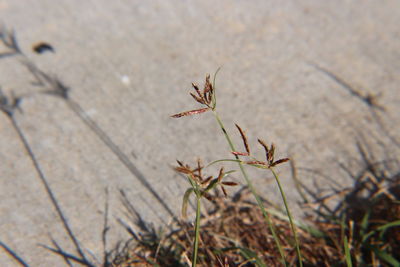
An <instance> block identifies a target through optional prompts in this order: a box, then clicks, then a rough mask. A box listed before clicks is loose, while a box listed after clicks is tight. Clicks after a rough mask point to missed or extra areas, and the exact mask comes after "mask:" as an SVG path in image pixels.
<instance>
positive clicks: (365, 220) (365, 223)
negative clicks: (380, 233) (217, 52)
mask: <svg viewBox="0 0 400 267" xmlns="http://www.w3.org/2000/svg"><path fill="white" fill-rule="evenodd" d="M370 214H371V209H368V211H367V212H366V213H365V215H364V217H363V219H362V221H361V229H360V236H364V234H365V231H366V230H367V229H368V224H369V216H370Z"/></svg>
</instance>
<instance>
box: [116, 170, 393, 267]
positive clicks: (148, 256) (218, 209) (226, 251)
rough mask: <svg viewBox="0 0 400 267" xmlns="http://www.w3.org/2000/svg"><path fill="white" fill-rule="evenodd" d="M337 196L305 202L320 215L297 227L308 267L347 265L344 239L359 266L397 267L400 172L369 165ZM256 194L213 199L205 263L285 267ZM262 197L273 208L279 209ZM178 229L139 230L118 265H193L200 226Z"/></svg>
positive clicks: (283, 227) (284, 232) (286, 234)
mask: <svg viewBox="0 0 400 267" xmlns="http://www.w3.org/2000/svg"><path fill="white" fill-rule="evenodd" d="M381 174H382V173H381ZM383 181H386V182H385V183H384V182H383ZM334 197H336V199H334V198H333V197H331V198H322V200H319V201H316V202H314V203H309V204H307V205H306V206H308V208H309V207H312V210H313V211H314V213H313V215H312V216H310V217H309V218H308V219H307V220H308V225H312V226H311V227H305V226H299V225H298V237H299V241H300V244H301V252H302V255H303V264H304V265H305V266H346V262H345V252H344V248H343V240H344V237H347V238H348V240H349V246H350V251H351V258H352V262H353V265H355V266H392V265H391V264H389V263H388V261H387V260H385V256H384V255H390V257H392V258H394V259H395V260H397V261H398V260H400V259H399V256H398V255H396V251H400V242H399V241H400V227H399V226H398V224H396V222H397V223H399V220H400V202H399V200H400V176H399V175H394V176H391V177H383V176H379V175H378V174H377V173H374V172H371V171H370V170H368V169H366V170H364V172H363V173H362V174H361V175H360V178H359V179H358V180H357V181H356V183H355V185H354V187H352V188H349V189H345V190H343V191H342V192H339V193H337V194H335V195H334ZM251 199H252V197H251V195H250V194H249V191H248V190H247V189H246V188H243V189H242V190H240V191H239V192H238V193H236V194H235V195H234V196H233V197H231V198H229V199H227V198H225V197H223V196H216V197H215V198H214V200H213V204H214V205H213V208H212V209H211V210H208V212H207V214H203V216H202V219H201V240H200V249H199V258H198V266H282V263H281V262H280V261H279V259H280V255H279V253H278V252H277V250H276V248H275V243H274V240H273V236H272V235H271V233H270V232H269V231H268V225H267V224H266V222H265V220H264V218H263V215H262V213H261V211H260V209H259V208H258V206H257V204H255V203H254V202H252V201H251ZM263 201H264V204H265V206H266V207H271V206H272V205H271V204H270V203H268V201H267V200H263ZM327 201H334V202H336V203H337V205H336V208H333V209H329V208H327V206H328V203H327ZM324 207H325V208H324ZM273 214H275V213H273ZM279 214H281V213H277V214H275V215H273V216H271V220H272V221H273V224H274V226H275V227H276V230H277V234H278V236H279V239H280V241H281V244H282V246H283V248H284V251H285V253H286V259H287V261H288V263H289V265H291V266H294V265H295V264H296V261H297V255H296V251H295V247H294V245H293V241H292V240H293V237H292V232H291V230H290V224H289V223H288V221H287V218H285V217H286V216H279ZM393 222H394V225H392V226H391V227H384V226H385V225H386V226H387V225H388V224H390V223H392V224H393ZM389 226H390V225H389ZM175 227H176V228H175V229H176V230H175V231H172V232H170V233H168V234H167V235H165V237H163V238H161V237H160V235H158V234H157V233H156V232H155V231H152V232H147V233H141V234H139V235H135V236H136V238H134V239H133V240H132V241H131V242H130V243H129V245H127V246H126V247H125V248H124V249H123V250H120V251H119V253H118V254H117V255H116V256H115V258H114V260H113V266H121V267H122V266H188V265H190V263H191V262H190V260H189V259H191V256H192V255H191V253H192V252H191V251H192V246H193V243H192V242H193V236H194V230H193V226H192V225H189V224H187V223H183V222H182V223H181V224H179V225H175ZM379 251H380V252H379ZM396 257H397V259H396ZM389 260H390V259H389Z"/></svg>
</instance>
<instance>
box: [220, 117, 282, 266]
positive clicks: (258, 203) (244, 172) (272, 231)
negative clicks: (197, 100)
mask: <svg viewBox="0 0 400 267" xmlns="http://www.w3.org/2000/svg"><path fill="white" fill-rule="evenodd" d="M213 114H214V117H215V119H216V120H217V122H218V124H219V126H220V127H221V130H222V132H223V133H224V136H225V138H226V140H227V141H228V144H229V147H230V149H231V150H232V151H236V149H235V146H234V144H233V142H232V140H231V138H230V136H229V134H228V132H227V131H226V129H225V126H224V124H223V123H222V121H221V118H220V117H219V115H218V113H217V111H215V110H213ZM235 158H236V159H237V160H239V157H238V156H237V155H235ZM238 165H239V168H240V171H241V172H242V174H243V177H244V179H245V180H246V183H247V186H248V187H249V189H250V191H251V193H252V194H253V196H254V198H255V199H256V201H257V205H258V206H259V207H260V209H261V212H262V214H263V216H264V219H265V221H266V222H267V223H268V226H269V229H270V231H271V233H272V236H273V237H274V240H275V243H276V246H277V247H278V250H279V254H280V255H281V258H282V261H283V263H284V264H285V266H287V264H286V260H285V254H284V253H283V249H282V246H281V244H280V242H279V238H278V236H277V234H276V232H275V229H274V227H273V225H272V222H271V220H270V219H269V216H268V213H267V211H266V210H265V207H264V204H263V203H262V201H261V199H260V197H259V196H258V194H257V192H256V190H255V188H254V186H253V184H252V182H251V181H250V178H249V176H248V175H247V172H246V170H245V169H244V166H243V164H242V163H241V162H240V161H239V162H238Z"/></svg>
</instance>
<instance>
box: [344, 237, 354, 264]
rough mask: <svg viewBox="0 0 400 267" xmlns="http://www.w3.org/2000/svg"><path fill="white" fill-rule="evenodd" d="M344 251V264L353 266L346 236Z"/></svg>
mask: <svg viewBox="0 0 400 267" xmlns="http://www.w3.org/2000/svg"><path fill="white" fill-rule="evenodd" d="M344 253H345V255H346V264H347V267H353V263H352V261H351V254H350V249H349V243H348V241H347V236H345V237H344Z"/></svg>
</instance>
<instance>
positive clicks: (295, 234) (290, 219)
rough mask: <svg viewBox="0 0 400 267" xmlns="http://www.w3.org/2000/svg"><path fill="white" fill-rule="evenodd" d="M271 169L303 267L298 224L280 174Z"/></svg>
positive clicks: (300, 264) (300, 263)
mask: <svg viewBox="0 0 400 267" xmlns="http://www.w3.org/2000/svg"><path fill="white" fill-rule="evenodd" d="M270 170H271V172H272V174H273V175H274V177H275V181H276V183H277V184H278V188H279V192H280V193H281V196H282V200H283V204H284V205H285V209H286V213H287V216H288V218H289V223H290V228H291V229H292V233H293V236H294V242H295V246H296V254H297V257H298V261H299V266H300V267H302V266H303V260H302V256H301V251H300V244H299V238H298V237H297V231H296V226H295V225H294V223H293V217H292V214H291V212H290V209H289V205H288V202H287V199H286V194H285V191H283V188H282V185H281V182H280V180H279V176H278V175H277V174H276V172H275V171H274V169H273V168H270Z"/></svg>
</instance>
